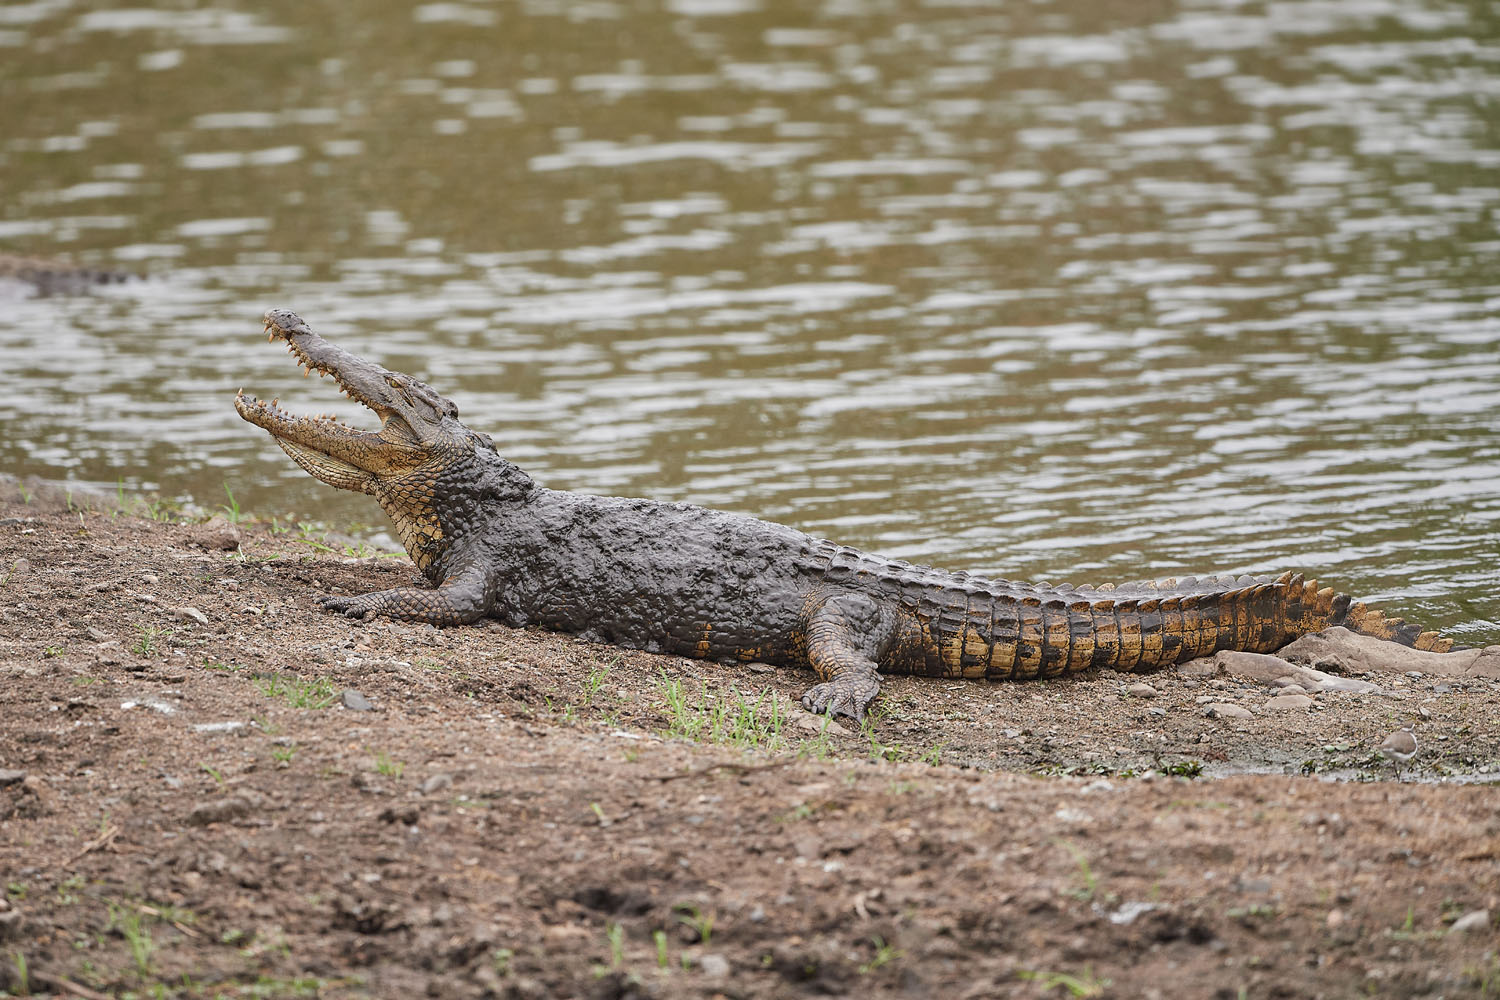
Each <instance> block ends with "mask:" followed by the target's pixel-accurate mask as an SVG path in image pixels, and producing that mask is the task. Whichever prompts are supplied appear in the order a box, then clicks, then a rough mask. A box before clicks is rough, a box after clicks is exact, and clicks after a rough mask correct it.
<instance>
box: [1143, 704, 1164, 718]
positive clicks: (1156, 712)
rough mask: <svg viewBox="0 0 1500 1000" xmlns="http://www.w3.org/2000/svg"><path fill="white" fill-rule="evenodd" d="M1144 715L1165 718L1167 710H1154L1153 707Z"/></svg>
mask: <svg viewBox="0 0 1500 1000" xmlns="http://www.w3.org/2000/svg"><path fill="white" fill-rule="evenodd" d="M1146 714H1148V715H1156V716H1162V717H1165V716H1166V714H1167V710H1166V709H1165V708H1156V707H1155V706H1152V708H1151V709H1150V710H1149V711H1148V712H1147V713H1146Z"/></svg>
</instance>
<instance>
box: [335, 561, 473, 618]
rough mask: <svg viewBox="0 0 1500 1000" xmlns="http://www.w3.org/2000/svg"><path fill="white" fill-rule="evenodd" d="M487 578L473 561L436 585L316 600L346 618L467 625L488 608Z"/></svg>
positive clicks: (397, 588)
mask: <svg viewBox="0 0 1500 1000" xmlns="http://www.w3.org/2000/svg"><path fill="white" fill-rule="evenodd" d="M487 584H488V580H487V578H486V575H485V572H484V570H483V569H482V568H481V567H480V566H478V565H477V564H471V565H469V566H466V567H464V568H461V569H459V570H457V571H455V572H454V573H451V574H449V576H448V577H447V578H446V579H444V580H443V582H442V583H440V584H438V586H437V587H435V588H433V589H431V590H429V589H427V588H425V587H395V588H393V589H391V590H377V591H373V592H371V593H368V594H359V595H357V596H354V597H337V596H334V595H331V594H330V595H326V596H323V597H320V598H318V603H319V604H321V605H322V606H323V607H324V608H327V609H328V610H329V611H337V612H339V613H340V614H344V615H347V616H349V617H350V618H369V617H370V616H372V615H385V616H386V617H388V618H399V619H401V620H402V621H409V622H430V623H431V624H433V625H467V624H468V623H469V622H472V621H477V620H478V619H480V618H483V617H484V614H485V612H486V611H488V610H489V607H490V596H489V587H488V586H487Z"/></svg>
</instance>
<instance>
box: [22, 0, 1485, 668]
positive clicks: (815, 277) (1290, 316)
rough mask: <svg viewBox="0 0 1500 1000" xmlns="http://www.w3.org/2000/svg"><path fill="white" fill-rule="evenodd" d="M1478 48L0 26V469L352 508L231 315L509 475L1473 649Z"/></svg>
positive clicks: (309, 394)
mask: <svg viewBox="0 0 1500 1000" xmlns="http://www.w3.org/2000/svg"><path fill="white" fill-rule="evenodd" d="M1497 28H1500V25H1497V24H1496V23H1495V17H1494V14H1493V12H1491V11H1488V10H1486V9H1483V8H1480V7H1477V6H1474V5H1464V4H1456V3H1455V4H1443V3H1437V4H1432V5H1427V6H1424V7H1422V8H1420V9H1418V8H1414V7H1412V5H1408V4H1401V3H1395V2H1381V0H1318V2H1307V3H1228V2H1226V3H1222V4H1218V3H1210V2H1192V3H1182V4H1171V3H1164V4H1150V5H1144V4H1142V5H1133V4H1132V5H1099V4H1089V3H1082V2H1079V0H1050V2H1041V3H1034V4H1028V5H1024V6H1021V5H1004V6H987V5H969V4H944V3H927V4H922V5H908V4H894V3H892V4H874V5H871V4H858V5H853V4H847V3H842V2H828V3H824V4H823V5H822V6H820V7H817V8H809V7H806V6H804V5H795V4H788V3H780V2H774V3H753V2H743V0H676V2H672V3H667V4H654V3H623V2H622V3H606V2H595V3H564V2H525V3H520V4H515V5H505V6H495V5H488V4H478V3H431V4H424V5H420V6H418V7H416V8H412V7H409V6H404V5H399V4H394V3H380V2H368V3H362V4H357V5H354V6H335V7H330V8H323V7H316V6H314V7H309V6H308V5H293V4H279V3H272V4H269V5H261V6H260V7H258V8H256V9H255V10H254V11H250V10H249V9H246V10H243V11H234V10H228V9H224V8H212V9H210V8H204V9H173V10H154V9H145V8H140V9H123V10H111V11H97V10H83V9H81V8H79V7H76V6H74V5H72V4H70V3H67V2H48V0H42V2H37V3H28V4H11V5H8V6H0V48H3V49H4V52H5V57H4V58H3V59H0V122H3V124H4V128H3V129H0V192H3V200H0V205H3V212H0V252H3V251H15V252H25V253H35V254H66V255H70V256H71V257H72V258H73V259H75V260H78V261H80V262H86V263H89V264H93V265H107V266H112V267H122V266H123V267H127V268H130V269H134V270H137V271H140V272H142V273H144V274H146V275H147V279H146V280H145V281H143V282H140V283H138V284H135V285H130V286H123V287H118V288H111V289H108V290H106V291H105V292H103V293H101V294H97V295H93V296H89V297H83V298H67V297H54V298H46V299H39V298H29V299H22V298H20V297H19V295H18V292H19V289H13V288H9V287H8V286H6V287H3V288H0V294H5V295H7V296H8V300H7V303H6V311H5V318H4V319H3V320H0V352H3V355H0V356H3V357H4V359H5V361H6V368H7V371H8V373H9V378H8V379H7V383H8V384H7V389H8V391H7V392H6V393H5V394H3V396H0V425H3V427H4V432H3V434H0V468H4V469H6V470H7V471H15V472H20V473H23V474H27V473H38V474H41V475H43V476H46V477H49V478H57V479H71V480H76V481H81V482H95V483H104V484H108V485H110V486H113V484H114V483H115V481H116V479H117V477H123V479H124V481H125V482H126V483H127V484H128V485H131V486H134V487H138V488H144V489H159V490H162V491H164V492H166V493H168V494H172V495H180V496H187V497H193V498H196V499H198V500H200V501H202V502H205V503H209V504H212V503H216V502H217V501H218V498H219V496H220V491H221V488H222V483H223V482H225V481H228V482H230V483H231V484H232V485H233V487H234V490H235V494H236V496H237V497H238V498H239V499H240V501H241V503H242V504H243V505H244V506H245V507H247V508H248V509H250V510H254V511H263V512H267V513H281V512H285V511H288V510H295V511H297V512H299V513H300V514H302V515H304V516H308V515H311V516H320V517H324V518H328V519H331V520H336V521H342V522H347V521H351V520H353V521H362V522H372V521H376V520H378V518H379V514H378V511H375V510H374V508H373V507H372V506H370V505H369V504H368V502H367V501H366V500H364V498H360V497H353V496H351V495H347V494H345V495H337V494H333V493H330V492H329V491H327V490H326V489H325V488H324V487H322V486H320V485H319V484H317V483H315V482H313V481H312V480H310V479H309V478H308V477H306V476H305V475H303V474H302V473H301V472H300V471H299V470H297V469H295V467H293V466H291V464H290V463H288V462H286V461H285V459H284V458H283V457H282V456H281V455H280V453H279V452H278V451H276V450H275V449H272V448H268V447H267V443H266V442H265V440H264V438H263V436H260V435H257V434H255V433H253V432H251V431H250V430H249V429H247V428H246V427H245V426H244V425H243V423H242V422H241V421H239V420H238V419H237V418H236V417H235V415H234V413H233V410H232V408H231V406H230V405H229V401H230V399H231V398H232V396H233V392H234V390H235V389H236V388H238V387H239V386H241V385H243V386H245V387H246V388H247V389H248V390H251V391H255V392H257V393H260V394H263V395H267V396H271V395H280V396H281V397H282V399H283V400H284V401H287V402H289V404H290V405H292V406H294V407H301V408H303V409H307V410H312V411H329V410H332V411H334V412H337V413H339V414H340V415H341V416H344V417H346V418H348V419H351V420H354V421H356V422H365V423H368V417H367V416H366V415H363V414H360V413H357V412H354V410H353V409H351V408H350V407H349V406H342V407H341V406H339V405H338V404H340V403H342V402H343V400H342V399H341V398H339V397H336V396H335V397H333V398H332V399H330V398H328V390H327V386H326V385H324V386H321V387H319V386H317V385H315V384H311V383H302V381H301V380H300V379H296V378H295V370H294V369H292V368H290V367H289V366H288V365H287V364H286V362H285V360H284V358H283V357H282V356H281V355H280V354H279V353H278V352H276V351H273V350H268V349H266V347H265V345H264V343H263V342H261V341H260V340H259V338H257V336H256V332H257V331H258V329H259V324H258V317H259V315H260V313H261V312H262V311H263V310H264V308H265V307H266V306H268V305H273V304H275V305H281V304H284V305H289V306H292V307H294V308H296V309H298V310H299V311H301V312H302V313H304V315H306V316H307V317H308V318H309V319H310V320H311V321H312V322H313V323H314V324H315V325H316V326H317V327H318V328H319V329H320V331H321V332H323V333H324V334H325V335H327V336H329V337H331V338H334V339H337V340H340V341H341V342H343V343H345V344H346V345H347V346H348V347H350V348H351V349H353V350H356V351H359V352H361V353H365V354H369V355H372V356H375V357H378V358H379V359H380V360H381V361H382V362H383V363H385V364H387V365H388V366H390V367H393V368H400V369H403V370H408V371H411V372H413V373H414V374H417V375H419V376H420V377H423V378H428V379H430V380H431V381H433V382H434V383H435V384H436V385H437V386H438V387H439V388H440V389H441V390H443V391H445V392H447V393H448V394H450V395H452V396H454V397H455V398H456V399H457V400H458V402H459V403H460V406H461V408H462V409H463V411H464V415H465V417H466V419H468V420H469V421H470V422H471V423H473V424H474V425H475V426H477V427H481V428H483V429H485V430H488V431H490V432H492V433H493V434H494V436H495V437H496V439H497V440H498V441H502V442H504V444H505V447H506V449H507V452H508V453H509V454H510V455H511V456H512V457H513V458H515V459H516V460H517V461H520V462H523V463H524V464H526V465H527V466H528V467H529V468H531V469H532V470H533V471H534V472H535V473H536V474H538V476H539V477H540V478H542V479H543V480H544V481H546V482H548V483H549V484H550V485H555V486H560V487H567V488H577V489H584V490H592V491H597V492H611V493H631V494H645V495H651V496H658V497H672V498H686V499H692V500H695V501H697V502H701V503H707V504H712V505H716V506H725V507H730V508H734V509H738V510H743V511H749V512H753V513H757V514H760V515H763V516H767V517H771V518H775V519H778V520H785V521H789V522H792V523H795V524H797V525H799V526H801V527H804V528H806V529H808V530H811V531H814V532H818V533H823V534H827V535H830V536H833V537H837V538H839V539H841V540H845V541H849V542H851V543H854V544H858V545H862V546H865V547H869V548H874V549H879V550H882V551H887V552H891V553H893V554H896V555H902V556H906V557H909V558H916V559H923V560H930V561H937V562H940V563H944V564H951V565H963V566H969V567H973V568H982V569H988V570H992V571H994V572H997V573H1001V574H1003V575H1006V576H1011V577H1022V578H1027V577H1031V578H1037V577H1046V578H1051V579H1060V578H1074V579H1078V580H1084V579H1098V578H1105V577H1121V576H1125V577H1140V576H1145V575H1166V574H1179V573H1182V572H1189V571H1194V572H1207V571H1236V572H1238V571H1254V572H1263V571H1268V570H1273V569H1277V568H1280V567H1284V566H1295V567H1298V568H1306V569H1310V570H1315V571H1316V572H1317V573H1318V574H1320V575H1324V576H1327V577H1329V578H1334V579H1337V580H1338V581H1340V582H1341V583H1346V584H1348V585H1349V586H1350V588H1352V589H1356V590H1359V591H1360V592H1361V593H1364V594H1367V595H1369V596H1373V597H1377V598H1379V597H1387V598H1399V602H1398V603H1399V605H1400V610H1401V611H1402V612H1403V613H1406V614H1408V615H1410V616H1417V617H1421V618H1423V619H1424V620H1429V621H1432V622H1434V623H1436V624H1441V625H1444V626H1450V627H1451V626H1458V630H1459V631H1462V630H1464V629H1465V628H1467V629H1468V630H1469V631H1470V632H1471V633H1472V637H1473V638H1472V639H1471V641H1480V640H1482V641H1489V642H1495V641H1500V598H1497V597H1496V596H1495V595H1494V592H1493V591H1494V588H1493V569H1492V565H1493V558H1494V553H1495V551H1496V548H1497V545H1496V542H1497V539H1500V526H1497V524H1496V521H1497V520H1500V502H1497V500H1496V497H1497V494H1500V444H1497V443H1496V425H1497V420H1496V417H1497V414H1500V323H1497V314H1500V283H1497V280H1496V278H1495V277H1494V276H1495V274H1496V273H1500V272H1497V269H1496V266H1495V265H1496V263H1497V258H1500V239H1497V238H1496V237H1495V220H1496V217H1497V215H1496V213H1497V206H1500V184H1497V183H1496V181H1495V177H1494V174H1493V168H1494V167H1495V166H1496V161H1497V158H1500V141H1497V136H1496V134H1495V130H1494V128H1493V115H1492V114H1490V113H1489V110H1488V108H1489V104H1490V103H1491V102H1492V101H1493V100H1494V96H1495V91H1496V89H1497V88H1500V72H1497V63H1500V45H1497V44H1496V41H1495V40H1496V39H1497V38H1500V30H1497Z"/></svg>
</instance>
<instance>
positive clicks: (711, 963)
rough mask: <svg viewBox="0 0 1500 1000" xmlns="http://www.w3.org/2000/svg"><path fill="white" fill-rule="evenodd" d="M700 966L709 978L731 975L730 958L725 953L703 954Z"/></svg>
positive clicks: (699, 962) (721, 977) (699, 960)
mask: <svg viewBox="0 0 1500 1000" xmlns="http://www.w3.org/2000/svg"><path fill="white" fill-rule="evenodd" d="M698 968H700V969H702V970H703V974H704V975H705V976H707V977H708V978H709V979H723V978H724V977H726V976H728V975H729V960H728V959H727V958H725V957H724V956H723V955H714V954H709V955H703V956H701V957H700V958H699V959H698Z"/></svg>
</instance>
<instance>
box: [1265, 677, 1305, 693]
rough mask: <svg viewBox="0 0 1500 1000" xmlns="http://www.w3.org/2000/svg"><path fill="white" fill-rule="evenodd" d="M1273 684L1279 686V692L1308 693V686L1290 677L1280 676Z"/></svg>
mask: <svg viewBox="0 0 1500 1000" xmlns="http://www.w3.org/2000/svg"><path fill="white" fill-rule="evenodd" d="M1271 685H1272V686H1273V687H1275V688H1277V692H1276V693H1277V694H1307V688H1305V687H1303V686H1302V685H1301V684H1298V683H1297V682H1296V681H1294V680H1292V679H1291V678H1290V677H1278V678H1276V679H1275V680H1274V681H1272V682H1271Z"/></svg>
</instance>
